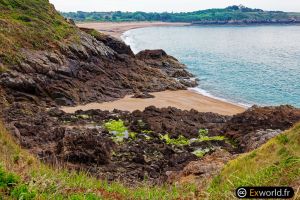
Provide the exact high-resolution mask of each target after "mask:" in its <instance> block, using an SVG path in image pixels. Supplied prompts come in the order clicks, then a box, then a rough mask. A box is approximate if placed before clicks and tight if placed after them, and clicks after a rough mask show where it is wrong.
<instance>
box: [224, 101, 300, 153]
mask: <svg viewBox="0 0 300 200" xmlns="http://www.w3.org/2000/svg"><path fill="white" fill-rule="evenodd" d="M298 121H300V109H296V108H294V107H292V106H279V107H257V106H253V107H252V108H250V109H248V110H247V111H245V112H244V113H241V114H237V115H235V116H233V117H232V119H231V120H229V121H228V122H227V123H226V125H225V126H224V128H223V131H224V134H225V135H226V136H227V137H230V138H233V139H234V140H236V141H237V142H238V143H239V145H240V151H242V152H243V151H246V150H251V149H253V147H254V148H255V147H258V146H260V145H261V144H262V143H264V142H265V141H267V139H269V138H271V137H274V136H275V135H276V134H278V132H280V130H286V129H288V128H290V127H292V126H293V124H295V123H296V122H298ZM269 129H272V130H269ZM248 134H249V135H248ZM260 140H262V141H261V142H259V141H260ZM257 143H260V145H256V144H257Z"/></svg>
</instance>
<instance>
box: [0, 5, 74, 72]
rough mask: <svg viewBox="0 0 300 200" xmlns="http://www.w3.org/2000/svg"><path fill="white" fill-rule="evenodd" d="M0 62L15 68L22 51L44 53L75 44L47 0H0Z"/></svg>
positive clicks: (70, 31)
mask: <svg viewBox="0 0 300 200" xmlns="http://www.w3.org/2000/svg"><path fill="white" fill-rule="evenodd" d="M0 10H1V12H0V62H1V61H2V63H3V64H5V65H8V66H10V65H14V64H18V63H19V62H20V61H21V60H22V56H21V54H20V50H21V49H22V48H27V49H32V50H45V49H49V48H57V47H58V46H59V44H60V43H64V42H67V41H76V40H77V39H78V37H77V34H76V28H75V27H74V26H72V25H70V24H68V23H67V22H66V21H65V20H64V18H63V17H62V16H60V15H59V13H58V12H57V11H56V10H55V9H54V7H53V6H52V5H51V4H49V2H48V1H46V0H26V1H24V0H0Z"/></svg>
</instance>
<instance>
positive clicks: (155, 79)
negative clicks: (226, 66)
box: [0, 32, 191, 105]
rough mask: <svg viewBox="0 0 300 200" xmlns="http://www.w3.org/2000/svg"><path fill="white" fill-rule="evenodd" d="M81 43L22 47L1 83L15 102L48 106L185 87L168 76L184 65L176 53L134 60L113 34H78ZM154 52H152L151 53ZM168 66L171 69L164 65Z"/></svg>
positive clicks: (2, 74) (106, 99) (1, 77)
mask: <svg viewBox="0 0 300 200" xmlns="http://www.w3.org/2000/svg"><path fill="white" fill-rule="evenodd" d="M78 35H79V37H80V42H78V43H71V44H64V43H61V44H60V49H49V50H47V51H46V50H43V51H33V50H29V49H24V50H23V51H22V56H23V59H24V60H23V62H21V63H20V64H18V65H14V66H11V67H10V70H9V71H7V72H4V73H1V74H0V87H2V88H3V89H4V90H5V91H6V93H7V94H8V95H9V96H10V103H12V102H13V101H30V102H32V101H36V102H38V103H39V104H47V105H57V104H58V105H75V104H78V103H88V102H95V101H98V102H103V101H110V100H113V99H117V98H121V97H124V96H125V95H126V94H131V93H133V92H134V91H141V92H156V91H162V90H176V89H185V88H186V86H187V84H185V83H182V82H180V81H179V80H178V79H176V78H175V77H172V76H169V75H168V74H170V73H173V71H177V70H178V69H180V70H181V71H183V72H185V73H186V74H187V75H188V76H191V75H190V74H188V73H187V72H186V71H185V70H184V66H183V65H182V64H180V63H179V62H178V61H177V60H175V59H174V58H173V57H170V56H167V55H164V57H163V58H161V59H159V58H157V59H155V62H152V60H150V61H148V60H147V59H143V60H141V59H138V58H136V57H135V56H134V55H133V53H132V51H131V50H130V48H129V47H128V46H127V45H125V44H124V43H123V42H121V41H118V40H116V39H114V38H112V37H109V36H103V37H94V36H91V35H89V34H87V33H85V32H78ZM149 53H150V54H151V51H149ZM165 66H167V68H166V67H165Z"/></svg>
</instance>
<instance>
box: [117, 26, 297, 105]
mask: <svg viewBox="0 0 300 200" xmlns="http://www.w3.org/2000/svg"><path fill="white" fill-rule="evenodd" d="M122 39H123V40H124V41H125V42H126V43H127V44H128V45H130V46H131V48H132V50H133V51H134V53H138V52H139V51H141V50H144V49H164V50H165V51H166V52H167V53H168V54H170V55H172V56H174V57H176V58H177V59H178V60H179V61H181V62H182V63H184V64H185V65H186V67H187V70H188V71H190V72H191V73H193V74H194V75H195V76H196V77H197V78H198V79H199V86H198V87H197V88H192V90H194V91H196V92H199V93H201V94H203V95H206V96H209V97H213V98H217V99H221V100H225V101H228V102H232V103H236V104H240V105H242V106H245V107H250V106H252V105H260V106H273V105H274V106H275V105H282V104H284V105H285V104H289V105H293V106H295V107H299V108H300V26H299V25H259V26H181V27H176V26H174V27H173V26H172V27H147V28H140V29H133V30H129V31H127V32H125V33H124V34H123V35H122Z"/></svg>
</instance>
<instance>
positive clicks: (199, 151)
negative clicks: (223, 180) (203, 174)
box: [193, 148, 212, 158]
mask: <svg viewBox="0 0 300 200" xmlns="http://www.w3.org/2000/svg"><path fill="white" fill-rule="evenodd" d="M211 150H212V149H210V148H206V149H197V150H195V151H194V152H193V154H194V155H196V156H197V157H198V158H202V157H203V156H204V155H205V154H207V153H209V152H210V151H211Z"/></svg>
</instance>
